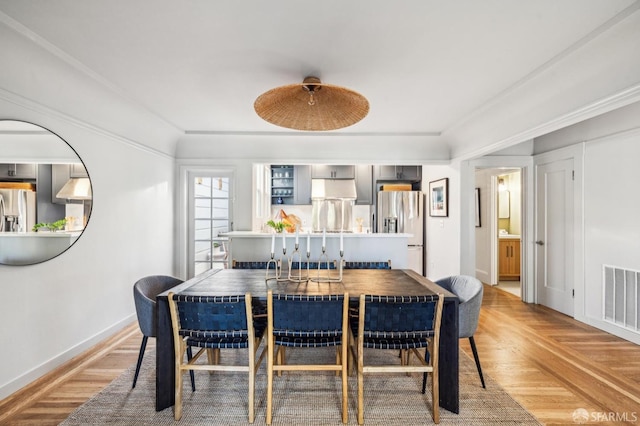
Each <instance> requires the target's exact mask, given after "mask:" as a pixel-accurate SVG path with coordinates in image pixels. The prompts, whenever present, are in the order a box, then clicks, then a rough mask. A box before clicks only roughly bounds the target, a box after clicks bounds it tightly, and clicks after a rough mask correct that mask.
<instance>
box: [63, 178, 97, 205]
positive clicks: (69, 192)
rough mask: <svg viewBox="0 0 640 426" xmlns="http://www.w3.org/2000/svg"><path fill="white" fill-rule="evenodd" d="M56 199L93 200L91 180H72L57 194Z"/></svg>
mask: <svg viewBox="0 0 640 426" xmlns="http://www.w3.org/2000/svg"><path fill="white" fill-rule="evenodd" d="M56 198H63V199H66V200H91V198H92V194H91V182H90V181H89V178H71V179H69V180H68V181H67V183H65V184H64V186H63V187H62V189H60V191H58V193H57V194H56Z"/></svg>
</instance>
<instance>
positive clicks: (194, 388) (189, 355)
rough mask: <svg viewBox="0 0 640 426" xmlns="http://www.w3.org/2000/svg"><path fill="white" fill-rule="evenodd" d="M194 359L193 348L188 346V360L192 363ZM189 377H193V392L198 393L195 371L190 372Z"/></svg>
mask: <svg viewBox="0 0 640 426" xmlns="http://www.w3.org/2000/svg"><path fill="white" fill-rule="evenodd" d="M191 358H193V352H192V351H191V346H187V360H188V361H191ZM189 376H191V391H192V392H195V391H196V378H195V377H194V376H193V370H189Z"/></svg>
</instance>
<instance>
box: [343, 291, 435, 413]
mask: <svg viewBox="0 0 640 426" xmlns="http://www.w3.org/2000/svg"><path fill="white" fill-rule="evenodd" d="M443 301H444V296H443V295H441V294H438V295H431V296H374V295H364V294H363V295H361V296H360V303H359V312H358V318H357V320H354V319H353V318H352V319H351V324H350V332H351V335H350V339H349V340H350V352H351V355H352V356H353V361H354V363H355V364H356V365H357V366H358V371H357V375H358V424H363V423H364V375H365V374H366V373H398V372H409V373H413V372H425V373H430V374H431V377H432V382H431V384H432V387H431V400H432V416H433V421H434V422H435V423H439V422H440V411H439V405H440V401H439V399H440V396H439V384H438V346H439V340H440V321H441V318H442V306H443ZM425 347H426V348H427V350H428V351H429V356H428V360H427V359H425V357H424V356H423V355H422V354H421V353H420V352H419V351H418V349H420V348H425ZM365 349H367V350H370V349H384V350H388V349H393V350H396V351H397V350H401V351H403V353H404V352H406V354H407V355H406V357H405V356H401V357H400V364H398V363H397V362H396V363H395V364H384V365H383V364H365V356H364V355H365ZM411 354H414V355H415V356H416V357H417V358H418V360H419V365H417V364H411V356H410V355H411ZM394 359H396V358H394Z"/></svg>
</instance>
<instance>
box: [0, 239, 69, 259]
mask: <svg viewBox="0 0 640 426" xmlns="http://www.w3.org/2000/svg"><path fill="white" fill-rule="evenodd" d="M80 234H81V231H73V232H67V231H59V232H0V264H4V265H31V264H34V263H40V262H44V261H45V260H49V259H52V258H54V257H56V256H57V255H59V254H60V253H62V252H64V251H65V250H67V249H68V248H69V247H71V245H72V244H73V243H74V242H75V241H76V240H77V239H78V237H79V236H80Z"/></svg>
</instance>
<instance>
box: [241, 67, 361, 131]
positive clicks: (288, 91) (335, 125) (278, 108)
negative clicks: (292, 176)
mask: <svg viewBox="0 0 640 426" xmlns="http://www.w3.org/2000/svg"><path fill="white" fill-rule="evenodd" d="M253 107H254V108H255V110H256V112H257V113H258V115H259V116H260V117H262V118H263V119H264V120H265V121H268V122H269V123H271V124H275V125H276V126H281V127H286V128H288V129H295V130H311V131H314V130H315V131H318V130H335V129H342V128H343V127H348V126H351V125H352V124H355V123H357V122H358V121H360V120H362V119H363V118H364V117H365V116H366V115H367V114H368V113H369V101H367V99H366V98H365V97H364V96H362V95H361V94H359V93H357V92H354V91H353V90H350V89H347V88H345V87H340V86H334V85H331V84H325V83H322V82H321V81H320V79H319V78H317V77H307V78H305V79H304V81H303V82H302V83H298V84H289V85H286V86H280V87H276V88H275V89H271V90H269V91H267V92H265V93H263V94H262V95H260V96H258V99H256V101H255V103H254V104H253Z"/></svg>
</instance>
